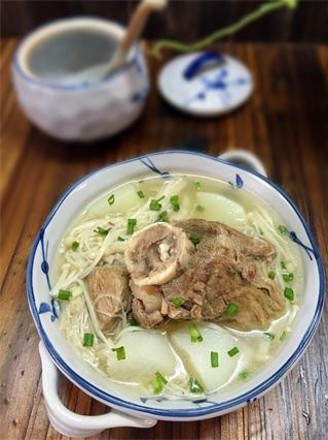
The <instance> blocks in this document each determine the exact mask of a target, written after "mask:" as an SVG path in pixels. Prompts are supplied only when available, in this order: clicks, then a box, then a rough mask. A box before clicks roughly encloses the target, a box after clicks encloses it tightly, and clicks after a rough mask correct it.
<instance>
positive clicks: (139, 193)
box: [137, 189, 145, 199]
mask: <svg viewBox="0 0 328 440" xmlns="http://www.w3.org/2000/svg"><path fill="white" fill-rule="evenodd" d="M137 195H138V197H139V198H140V199H144V198H145V194H144V193H143V191H142V190H141V189H140V190H139V191H137Z"/></svg>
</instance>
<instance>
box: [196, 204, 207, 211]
mask: <svg viewBox="0 0 328 440" xmlns="http://www.w3.org/2000/svg"><path fill="white" fill-rule="evenodd" d="M204 210H205V208H204V206H203V205H197V206H196V211H198V212H203V211H204Z"/></svg>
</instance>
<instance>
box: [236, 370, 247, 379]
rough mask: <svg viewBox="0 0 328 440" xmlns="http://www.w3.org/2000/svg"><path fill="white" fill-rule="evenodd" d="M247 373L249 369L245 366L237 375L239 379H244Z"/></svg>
mask: <svg viewBox="0 0 328 440" xmlns="http://www.w3.org/2000/svg"><path fill="white" fill-rule="evenodd" d="M249 374H250V371H249V370H248V369H247V368H245V370H243V371H241V372H240V373H239V374H238V377H239V379H242V380H245V379H247V377H248V376H249Z"/></svg>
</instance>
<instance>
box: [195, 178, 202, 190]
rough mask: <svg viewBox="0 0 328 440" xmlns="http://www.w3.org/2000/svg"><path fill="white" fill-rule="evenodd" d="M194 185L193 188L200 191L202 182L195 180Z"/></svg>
mask: <svg viewBox="0 0 328 440" xmlns="http://www.w3.org/2000/svg"><path fill="white" fill-rule="evenodd" d="M194 185H195V188H196V189H201V187H202V182H200V181H199V180H196V181H195V182H194Z"/></svg>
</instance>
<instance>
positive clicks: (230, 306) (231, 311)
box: [224, 303, 239, 316]
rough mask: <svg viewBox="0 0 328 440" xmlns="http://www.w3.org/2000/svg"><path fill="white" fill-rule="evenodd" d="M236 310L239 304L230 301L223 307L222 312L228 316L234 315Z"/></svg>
mask: <svg viewBox="0 0 328 440" xmlns="http://www.w3.org/2000/svg"><path fill="white" fill-rule="evenodd" d="M238 310H239V306H238V305H237V304H233V303H231V304H228V305H227V308H226V309H225V311H224V313H225V315H228V316H235V315H236V313H237V312H238Z"/></svg>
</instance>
